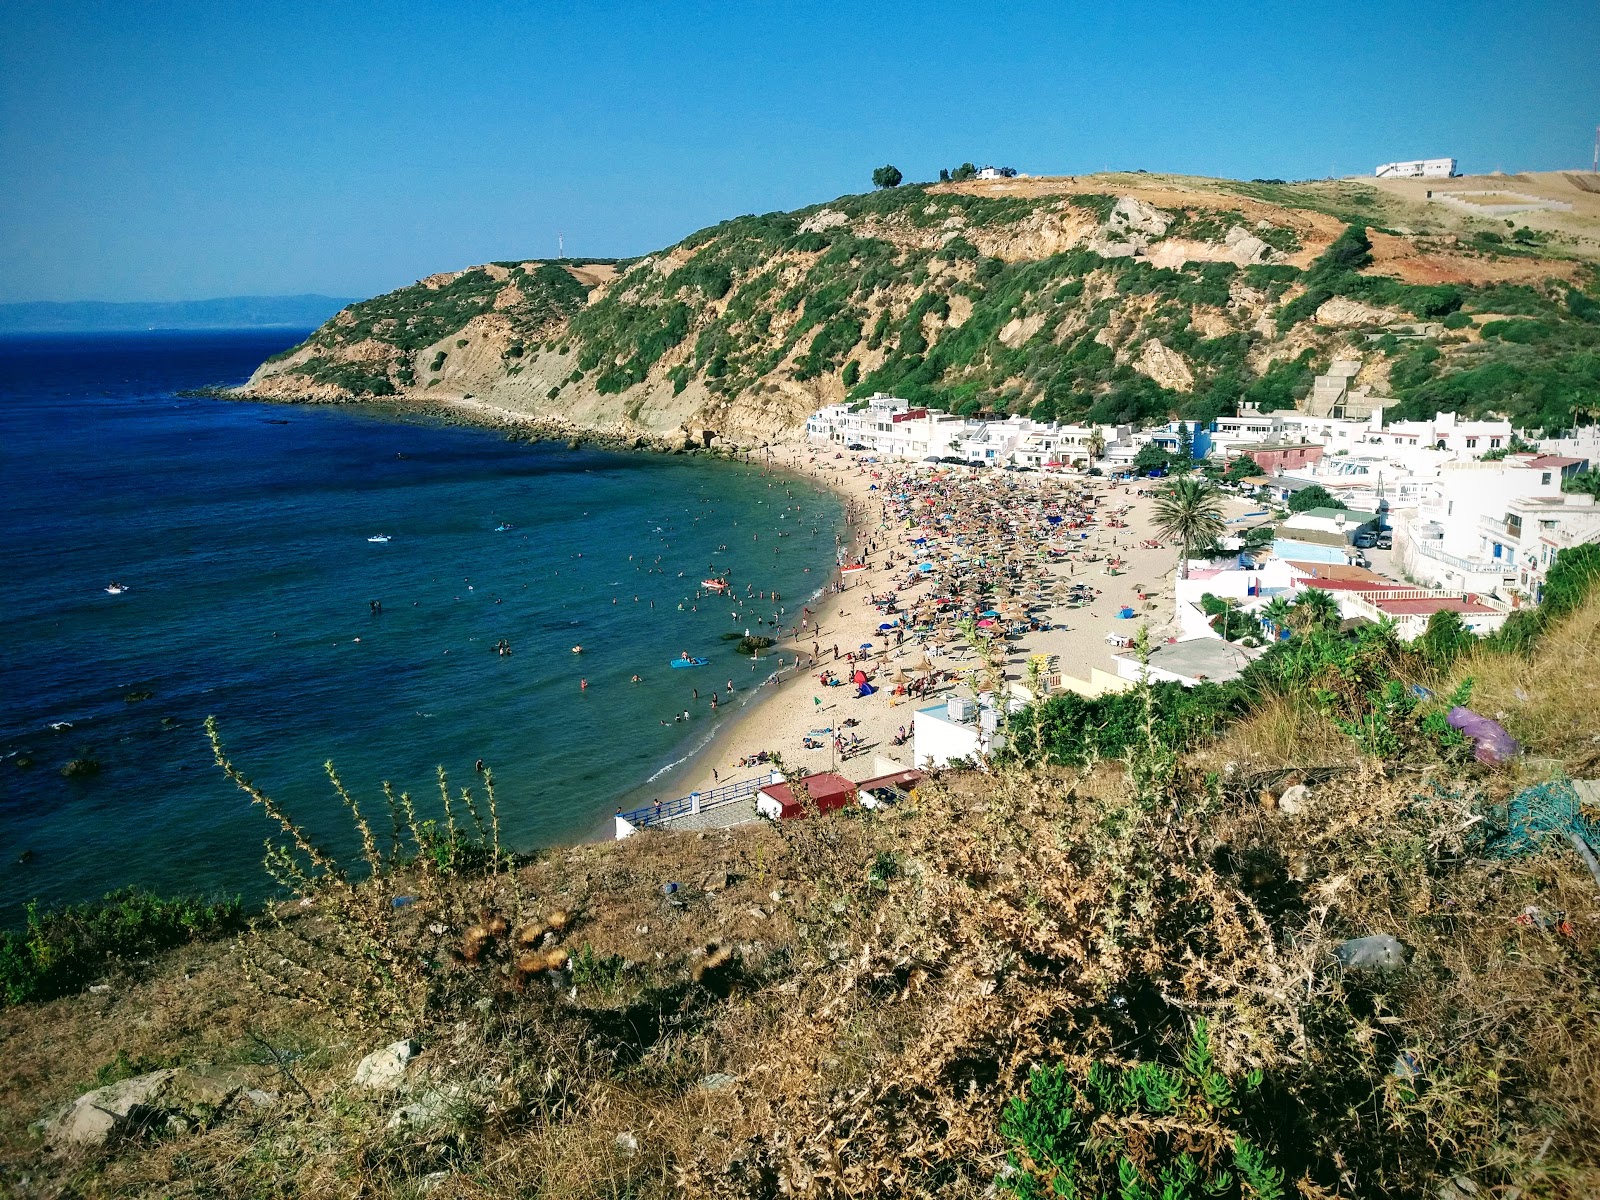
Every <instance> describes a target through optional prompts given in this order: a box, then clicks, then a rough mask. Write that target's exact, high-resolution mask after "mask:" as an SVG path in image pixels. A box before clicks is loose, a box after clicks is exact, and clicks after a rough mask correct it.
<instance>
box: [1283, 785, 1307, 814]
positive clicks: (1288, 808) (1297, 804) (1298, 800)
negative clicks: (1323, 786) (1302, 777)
mask: <svg viewBox="0 0 1600 1200" xmlns="http://www.w3.org/2000/svg"><path fill="white" fill-rule="evenodd" d="M1310 800H1311V789H1310V788H1308V787H1306V785H1305V784H1303V783H1297V784H1295V785H1294V786H1293V787H1291V788H1285V789H1284V792H1283V795H1281V796H1279V797H1278V811H1280V812H1283V813H1287V814H1288V815H1289V816H1291V817H1292V816H1294V815H1295V814H1296V813H1302V812H1305V810H1306V805H1307V804H1308V803H1309V802H1310Z"/></svg>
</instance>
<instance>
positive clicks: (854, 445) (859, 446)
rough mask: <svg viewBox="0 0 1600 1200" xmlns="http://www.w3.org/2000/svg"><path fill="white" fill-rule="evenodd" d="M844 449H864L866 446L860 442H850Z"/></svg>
mask: <svg viewBox="0 0 1600 1200" xmlns="http://www.w3.org/2000/svg"><path fill="white" fill-rule="evenodd" d="M845 449H846V450H865V449H866V447H865V446H863V445H862V444H861V443H860V442H851V443H850V444H849V445H848V446H846V447H845Z"/></svg>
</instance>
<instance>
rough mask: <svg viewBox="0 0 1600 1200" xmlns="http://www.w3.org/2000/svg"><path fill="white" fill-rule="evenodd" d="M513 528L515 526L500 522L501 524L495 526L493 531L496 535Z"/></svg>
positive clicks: (507, 522)
mask: <svg viewBox="0 0 1600 1200" xmlns="http://www.w3.org/2000/svg"><path fill="white" fill-rule="evenodd" d="M515 528H516V526H515V525H513V524H511V522H509V521H502V522H500V524H498V525H496V526H495V527H494V531H495V532H496V533H506V532H507V531H509V530H512V529H515Z"/></svg>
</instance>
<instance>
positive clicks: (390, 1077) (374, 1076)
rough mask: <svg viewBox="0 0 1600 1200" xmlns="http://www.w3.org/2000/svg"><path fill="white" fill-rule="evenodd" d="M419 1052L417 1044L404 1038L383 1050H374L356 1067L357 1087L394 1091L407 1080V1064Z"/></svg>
mask: <svg viewBox="0 0 1600 1200" xmlns="http://www.w3.org/2000/svg"><path fill="white" fill-rule="evenodd" d="M416 1052H417V1047H416V1043H414V1042H413V1041H412V1040H411V1039H410V1038H403V1039H401V1040H400V1041H398V1042H395V1043H394V1044H393V1045H389V1046H385V1047H384V1048H383V1049H382V1050H374V1051H373V1052H372V1053H371V1054H369V1055H367V1056H366V1057H365V1058H363V1059H362V1060H361V1063H360V1065H359V1066H357V1067H356V1079H355V1082H356V1086H357V1087H369V1088H378V1089H381V1090H385V1091H387V1090H392V1089H394V1088H397V1087H399V1086H400V1081H401V1080H402V1079H404V1078H405V1074H406V1064H407V1063H409V1062H410V1061H411V1056H412V1055H414V1054H415V1053H416Z"/></svg>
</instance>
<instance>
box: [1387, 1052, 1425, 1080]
mask: <svg viewBox="0 0 1600 1200" xmlns="http://www.w3.org/2000/svg"><path fill="white" fill-rule="evenodd" d="M1389 1074H1391V1075H1393V1076H1394V1077H1395V1078H1396V1079H1403V1080H1405V1081H1406V1082H1407V1083H1414V1082H1416V1081H1417V1080H1419V1079H1421V1078H1422V1064H1421V1063H1419V1062H1418V1061H1417V1056H1416V1055H1415V1054H1413V1053H1411V1051H1409V1050H1402V1051H1401V1052H1400V1053H1399V1054H1397V1055H1395V1056H1394V1065H1393V1066H1392V1067H1390V1068H1389Z"/></svg>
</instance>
